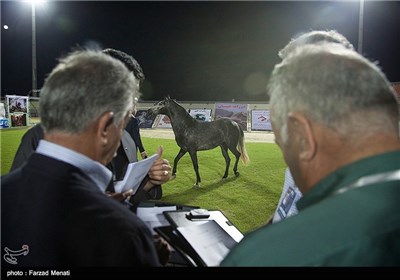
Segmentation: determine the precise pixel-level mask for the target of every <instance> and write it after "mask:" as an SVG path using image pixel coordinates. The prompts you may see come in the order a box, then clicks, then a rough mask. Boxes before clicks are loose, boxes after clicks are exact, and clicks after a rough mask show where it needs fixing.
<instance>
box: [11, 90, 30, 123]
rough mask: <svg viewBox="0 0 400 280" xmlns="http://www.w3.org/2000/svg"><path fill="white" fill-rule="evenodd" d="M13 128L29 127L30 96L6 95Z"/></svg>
mask: <svg viewBox="0 0 400 280" xmlns="http://www.w3.org/2000/svg"><path fill="white" fill-rule="evenodd" d="M6 97H7V105H8V106H7V108H8V116H9V118H10V120H11V127H15V126H27V125H28V113H29V106H28V96H18V95H6Z"/></svg>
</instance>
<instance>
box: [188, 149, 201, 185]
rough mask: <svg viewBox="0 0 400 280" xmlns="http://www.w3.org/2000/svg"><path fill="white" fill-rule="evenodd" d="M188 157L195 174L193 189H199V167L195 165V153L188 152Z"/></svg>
mask: <svg viewBox="0 0 400 280" xmlns="http://www.w3.org/2000/svg"><path fill="white" fill-rule="evenodd" d="M189 154H190V157H191V159H192V163H193V168H194V172H196V184H194V185H193V187H200V182H201V179H200V174H199V165H198V163H197V152H196V151H189Z"/></svg>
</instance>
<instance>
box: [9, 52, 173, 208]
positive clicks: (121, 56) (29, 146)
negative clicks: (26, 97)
mask: <svg viewBox="0 0 400 280" xmlns="http://www.w3.org/2000/svg"><path fill="white" fill-rule="evenodd" d="M102 52H103V53H105V54H107V55H109V56H111V57H113V58H115V59H118V60H119V61H121V62H123V63H124V65H125V66H126V67H127V68H128V69H129V70H130V71H131V72H132V73H133V75H134V76H135V78H136V86H137V87H138V89H139V87H140V83H141V82H142V81H143V80H144V79H145V76H144V73H143V70H142V68H141V66H140V64H139V63H138V62H137V61H136V60H135V59H134V58H133V57H132V56H130V55H128V54H127V53H125V52H122V51H120V50H115V49H111V48H107V49H104V50H103V51H102ZM136 101H137V98H136V100H135V102H136ZM131 121H132V118H129V121H128V124H127V127H126V129H127V130H128V131H129V132H130V133H131V134H130V133H127V132H125V131H124V134H123V135H122V138H121V145H120V147H119V149H118V150H117V154H116V156H115V158H113V159H112V162H110V163H109V164H108V165H107V167H108V168H109V169H111V170H112V171H113V173H114V180H115V181H119V180H122V179H123V178H124V176H125V172H126V169H127V167H128V164H129V163H131V162H136V161H137V160H138V159H137V145H136V143H139V142H140V143H141V140H140V141H138V140H137V141H134V140H135V138H137V136H136V137H134V136H133V134H132V133H133V132H132V131H130V130H131V129H130V126H129V123H131ZM137 129H138V128H137ZM137 133H138V132H137ZM42 138H43V128H42V127H41V126H40V125H36V126H34V127H32V128H31V129H29V130H28V131H27V132H26V133H25V134H24V136H23V138H22V140H21V144H20V146H19V147H18V150H17V153H16V155H15V157H14V161H13V163H12V166H11V171H12V170H15V169H17V168H18V167H20V166H21V165H22V164H23V163H24V162H25V160H26V159H27V158H28V157H29V155H30V154H31V153H32V152H33V151H34V150H35V149H36V147H37V145H38V143H39V140H40V139H42ZM139 139H140V138H139ZM139 145H140V144H139ZM141 145H142V147H141V148H140V147H139V149H140V151H142V149H143V150H144V148H143V144H141ZM161 149H162V148H161ZM159 154H160V152H159ZM161 154H162V152H161ZM161 154H160V158H159V159H157V160H156V161H155V162H154V164H153V165H152V167H151V169H150V171H149V174H148V175H147V176H146V177H145V179H144V180H143V181H142V183H141V185H140V187H139V189H138V190H137V192H136V193H135V195H132V196H131V197H130V194H131V193H130V192H126V193H124V194H115V193H114V188H113V184H110V185H109V186H108V188H107V192H109V193H112V195H113V196H114V198H116V199H117V200H125V199H126V198H129V199H130V201H131V203H132V204H136V203H138V202H140V201H143V200H148V199H161V197H162V187H161V185H162V184H163V183H166V182H167V181H168V180H169V179H170V171H171V166H170V164H169V162H168V160H166V159H163V158H161ZM142 155H143V153H142Z"/></svg>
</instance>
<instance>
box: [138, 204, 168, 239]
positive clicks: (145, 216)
mask: <svg viewBox="0 0 400 280" xmlns="http://www.w3.org/2000/svg"><path fill="white" fill-rule="evenodd" d="M164 211H176V206H162V207H138V208H137V209H136V215H137V216H138V217H139V219H141V220H142V221H143V222H145V224H146V225H147V227H148V228H149V229H150V230H151V231H152V233H153V234H156V232H155V231H154V228H155V227H162V226H169V225H170V223H169V222H168V220H167V219H166V218H165V216H164V214H163V212H164Z"/></svg>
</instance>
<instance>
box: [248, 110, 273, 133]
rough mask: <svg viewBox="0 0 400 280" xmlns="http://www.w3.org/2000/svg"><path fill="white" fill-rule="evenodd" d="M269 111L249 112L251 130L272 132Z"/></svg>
mask: <svg viewBox="0 0 400 280" xmlns="http://www.w3.org/2000/svg"><path fill="white" fill-rule="evenodd" d="M269 114H270V111H269V110H252V111H251V130H268V131H271V130H272V126H271V120H270V117H269V116H270V115H269Z"/></svg>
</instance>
